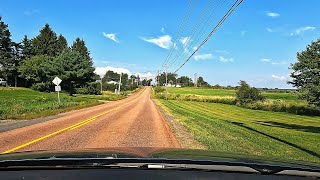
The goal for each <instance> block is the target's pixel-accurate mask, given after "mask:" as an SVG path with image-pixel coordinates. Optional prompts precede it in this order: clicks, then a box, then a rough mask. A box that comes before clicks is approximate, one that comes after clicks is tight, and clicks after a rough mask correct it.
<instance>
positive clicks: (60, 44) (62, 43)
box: [56, 34, 68, 54]
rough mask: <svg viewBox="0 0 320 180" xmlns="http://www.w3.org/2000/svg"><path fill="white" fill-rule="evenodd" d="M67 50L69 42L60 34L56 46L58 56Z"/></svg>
mask: <svg viewBox="0 0 320 180" xmlns="http://www.w3.org/2000/svg"><path fill="white" fill-rule="evenodd" d="M67 48H68V42H67V40H66V38H65V37H63V36H62V34H60V35H59V37H58V40H57V44H56V50H57V54H60V53H62V51H64V50H65V49H67Z"/></svg>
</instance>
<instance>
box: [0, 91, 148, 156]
mask: <svg viewBox="0 0 320 180" xmlns="http://www.w3.org/2000/svg"><path fill="white" fill-rule="evenodd" d="M144 91H145V89H143V90H142V92H141V93H140V94H139V96H137V97H136V98H134V99H133V100H131V101H129V102H126V103H124V104H122V105H120V106H118V107H115V108H112V109H110V110H108V111H105V112H103V113H100V114H98V115H96V116H93V117H91V118H89V119H86V120H84V121H81V122H79V123H76V124H73V125H71V126H68V127H66V128H63V129H60V130H58V131H56V132H53V133H50V134H48V135H45V136H42V137H40V138H37V139H34V140H32V141H29V142H27V143H24V144H22V145H19V146H17V147H14V148H12V149H9V150H6V151H4V152H1V153H0V154H7V153H11V152H13V151H16V150H18V149H21V148H23V147H26V146H29V145H31V144H34V143H36V142H39V141H41V140H44V139H46V138H49V137H52V136H54V135H57V134H59V133H62V132H64V131H67V130H74V129H77V128H79V127H81V126H83V125H85V124H88V123H90V122H92V121H94V120H96V119H97V118H98V117H101V116H103V115H105V114H108V113H110V112H113V111H117V110H119V109H122V108H124V107H125V106H127V105H129V104H131V103H133V102H134V101H135V100H137V99H138V98H139V97H140V96H141V95H142V94H143V93H144Z"/></svg>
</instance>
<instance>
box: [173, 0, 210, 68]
mask: <svg viewBox="0 0 320 180" xmlns="http://www.w3.org/2000/svg"><path fill="white" fill-rule="evenodd" d="M213 5H214V3H213V2H212V0H208V2H207V4H206V8H205V9H204V10H203V11H202V13H201V14H200V16H199V18H198V20H197V22H196V23H195V25H194V26H193V28H192V31H191V34H190V35H189V36H186V38H187V39H186V41H185V42H184V43H182V47H181V48H180V50H179V51H178V52H177V54H176V55H175V56H174V58H173V59H172V60H171V63H170V64H168V66H169V67H170V66H172V64H174V63H175V61H176V59H177V58H178V57H179V55H180V54H181V53H183V52H184V51H185V50H186V47H187V45H188V43H189V42H190V41H191V38H192V36H193V35H194V34H195V32H196V29H197V28H199V27H200V26H201V24H202V22H203V20H204V19H205V17H206V14H207V12H208V11H209V10H211V8H212V7H213Z"/></svg>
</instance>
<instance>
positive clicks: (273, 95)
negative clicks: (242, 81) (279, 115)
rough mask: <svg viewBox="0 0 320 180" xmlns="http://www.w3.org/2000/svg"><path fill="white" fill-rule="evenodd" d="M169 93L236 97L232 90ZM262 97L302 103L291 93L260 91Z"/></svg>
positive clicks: (177, 90) (183, 90)
mask: <svg viewBox="0 0 320 180" xmlns="http://www.w3.org/2000/svg"><path fill="white" fill-rule="evenodd" d="M168 91H169V93H174V94H194V95H202V96H236V90H232V89H210V88H168ZM262 95H264V96H266V97H267V99H274V100H275V99H281V100H284V101H290V102H304V100H301V99H298V96H297V95H296V94H293V93H286V92H281V93H280V92H277V93H276V92H266V91H262Z"/></svg>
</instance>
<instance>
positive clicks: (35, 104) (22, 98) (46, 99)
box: [0, 88, 101, 120]
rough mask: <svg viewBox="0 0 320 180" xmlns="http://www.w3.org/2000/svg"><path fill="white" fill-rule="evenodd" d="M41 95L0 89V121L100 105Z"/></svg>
mask: <svg viewBox="0 0 320 180" xmlns="http://www.w3.org/2000/svg"><path fill="white" fill-rule="evenodd" d="M60 98H61V103H60V104H59V103H58V99H57V93H54V92H52V93H43V92H38V91H34V90H31V89H27V88H0V120H1V119H31V118H37V117H44V116H48V115H53V114H57V113H60V112H65V111H68V110H72V109H79V108H83V107H88V106H93V105H97V104H101V103H100V102H99V101H97V100H95V99H92V98H87V97H85V96H82V97H73V96H69V95H68V94H65V93H60Z"/></svg>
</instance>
